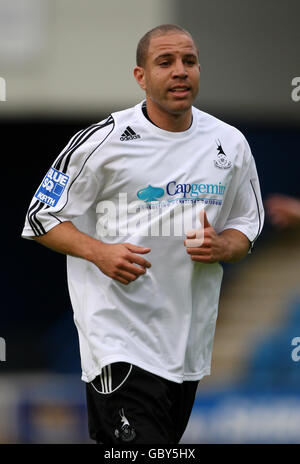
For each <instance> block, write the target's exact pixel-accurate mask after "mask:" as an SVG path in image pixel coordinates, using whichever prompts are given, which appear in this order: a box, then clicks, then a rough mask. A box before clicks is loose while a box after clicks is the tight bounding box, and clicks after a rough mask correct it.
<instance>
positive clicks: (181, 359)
mask: <svg viewBox="0 0 300 464" xmlns="http://www.w3.org/2000/svg"><path fill="white" fill-rule="evenodd" d="M142 105H143V102H141V103H139V104H138V105H136V106H135V107H133V108H129V109H126V110H123V111H120V112H116V113H113V114H112V115H111V116H109V118H108V119H106V120H104V121H101V122H100V123H97V124H94V125H92V126H90V127H89V128H87V129H85V130H82V131H80V132H79V133H78V134H76V135H75V136H74V137H73V138H72V139H71V140H70V142H69V144H68V145H67V146H66V148H65V149H64V150H63V151H62V152H61V153H60V154H59V156H58V157H57V159H56V160H55V161H54V163H53V165H52V166H51V167H50V169H49V171H48V173H47V174H46V176H45V177H44V179H43V180H42V183H41V185H40V187H39V188H38V190H37V191H36V193H35V195H34V197H33V199H32V202H31V204H30V206H29V209H28V213H27V216H26V222H25V226H24V229H23V233H22V236H23V237H24V238H32V237H33V236H37V235H42V234H45V233H46V232H48V231H49V230H50V229H52V228H53V227H55V226H57V225H58V224H60V223H62V222H64V221H72V222H73V223H74V225H75V226H76V227H77V228H78V229H79V230H81V231H82V232H85V233H87V234H89V235H90V236H92V237H94V238H96V239H99V240H102V241H103V242H106V243H111V244H114V243H125V242H126V243H132V244H135V245H139V246H143V247H149V248H150V249H151V251H150V252H149V253H148V254H146V255H141V256H144V257H145V258H146V259H147V260H149V261H150V262H151V265H152V266H151V268H149V269H147V272H146V273H145V274H144V275H142V276H140V277H139V278H138V279H137V280H136V281H134V282H131V283H130V284H129V285H123V284H122V283H120V282H117V281H116V280H114V279H112V278H109V277H108V276H106V275H105V274H104V273H102V272H101V271H100V270H99V269H98V268H97V267H96V265H95V264H93V263H92V262H89V261H87V260H84V259H81V258H75V257H71V256H68V257H67V274H68V285H69V293H70V297H71V302H72V307H73V310H74V321H75V324H76V327H77V330H78V336H79V345H80V354H81V365H82V379H83V380H84V381H86V382H89V381H92V380H93V379H94V378H95V377H96V376H97V375H98V374H100V372H101V369H102V368H103V367H104V366H106V365H108V364H111V363H113V362H118V361H124V362H129V363H131V364H135V365H137V366H139V367H141V368H142V369H145V370H147V371H149V372H152V373H154V374H157V375H159V376H161V377H164V378H166V379H169V380H171V381H174V382H177V383H181V382H183V381H184V380H198V379H200V378H202V377H203V376H204V375H208V374H209V373H210V365H211V355H212V347H213V338H214V332H215V325H216V319H217V313H218V302H219V293H220V286H221V280H222V272H223V269H222V266H221V265H220V264H219V263H214V264H203V263H197V262H194V261H192V260H191V258H190V256H189V255H188V254H187V253H186V248H185V246H184V239H185V238H186V237H185V234H186V232H187V230H188V229H190V228H198V227H199V225H200V222H199V221H200V220H199V217H200V212H201V210H203V209H205V211H206V213H207V217H208V220H209V222H210V224H211V225H212V226H213V227H214V228H215V230H216V231H217V233H220V232H222V231H224V230H225V229H237V230H239V231H240V232H242V233H243V234H244V235H246V236H247V237H248V239H249V241H250V242H251V244H252V245H253V243H254V241H255V240H256V238H257V237H258V235H259V234H260V231H261V229H262V226H263V220H264V211H263V205H262V200H261V194H260V187H259V180H258V176H257V172H256V167H255V162H254V159H253V156H252V154H251V151H250V148H249V145H248V143H247V141H246V139H245V137H244V136H243V134H242V133H241V132H240V131H239V130H237V129H236V128H234V127H232V126H230V125H228V124H226V123H224V122H223V121H220V120H219V119H217V118H215V117H213V116H211V115H209V114H207V113H205V112H203V111H200V110H198V109H196V108H195V107H193V108H192V111H193V120H192V124H191V126H190V128H189V129H188V130H186V131H183V132H169V131H165V130H163V129H160V128H159V127H157V126H155V125H154V124H152V123H151V122H150V121H149V120H148V119H147V118H146V117H145V115H144V113H143V111H142Z"/></svg>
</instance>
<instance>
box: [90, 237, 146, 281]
mask: <svg viewBox="0 0 300 464" xmlns="http://www.w3.org/2000/svg"><path fill="white" fill-rule="evenodd" d="M98 249H99V253H97V255H96V256H94V259H93V263H94V264H96V266H98V268H99V269H100V270H101V271H102V272H103V273H104V274H106V275H107V276H108V277H111V278H112V279H114V280H117V281H118V282H121V283H122V284H125V285H127V284H129V283H130V282H133V281H134V280H136V279H137V278H138V277H139V276H141V275H143V274H145V272H146V268H150V267H151V264H150V263H149V261H147V260H146V259H144V258H143V257H141V256H138V255H137V254H136V253H139V254H144V253H149V251H151V250H150V248H144V247H140V246H137V245H132V244H131V243H120V244H112V245H111V244H107V243H103V242H101V246H99V248H98Z"/></svg>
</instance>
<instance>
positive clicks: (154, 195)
mask: <svg viewBox="0 0 300 464" xmlns="http://www.w3.org/2000/svg"><path fill="white" fill-rule="evenodd" d="M164 193H165V191H164V189H162V188H160V187H152V185H148V187H146V188H143V189H141V190H139V191H138V192H137V197H138V198H139V199H140V200H144V201H147V202H149V201H157V200H158V199H159V198H161V197H162V196H163V195H164Z"/></svg>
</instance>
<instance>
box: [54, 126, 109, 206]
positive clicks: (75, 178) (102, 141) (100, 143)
mask: <svg viewBox="0 0 300 464" xmlns="http://www.w3.org/2000/svg"><path fill="white" fill-rule="evenodd" d="M108 124H113V127H112V128H111V130H110V131H109V133H108V134H106V136H105V137H104V139H103V140H101V142H99V144H98V145H97V146H96V147H95V148H94V150H93V151H92V152H91V153H90V154H89V156H88V157H87V158H86V160H85V161H84V163H83V165H82V166H81V169H80V171H79V172H78V174H77V176H76V177H74V179H73V180H72V182H71V184H70V185H69V188H68V191H67V199H66V202H65V204H64V205H63V206H62V207H61V208H60V209H59V210H58V211H56V212H55V213H59V212H60V211H62V210H63V209H64V207H65V206H66V205H67V204H68V200H69V192H70V189H71V187H72V185H73V184H74V182H75V181H76V180H77V179H78V177H79V176H80V174H81V173H82V171H83V168H84V166H85V165H86V163H87V161H88V160H89V159H90V157H91V156H92V154H93V153H94V152H95V151H96V150H97V149H98V148H99V147H100V146H101V145H102V144H103V143H104V142H105V140H106V139H107V137H108V136H109V135H110V134H111V133H112V131H113V130H114V128H115V121H114V119H113V118H112V119H111V122H109V123H108ZM108 124H106V125H108Z"/></svg>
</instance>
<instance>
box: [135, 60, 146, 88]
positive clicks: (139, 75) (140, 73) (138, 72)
mask: <svg viewBox="0 0 300 464" xmlns="http://www.w3.org/2000/svg"><path fill="white" fill-rule="evenodd" d="M133 75H134V77H135V80H136V81H137V83H138V84H139V86H140V87H141V89H142V90H146V85H145V69H144V68H142V67H141V66H136V67H135V68H134V70H133Z"/></svg>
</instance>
